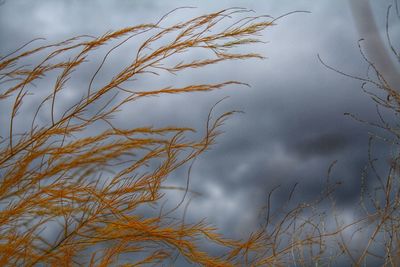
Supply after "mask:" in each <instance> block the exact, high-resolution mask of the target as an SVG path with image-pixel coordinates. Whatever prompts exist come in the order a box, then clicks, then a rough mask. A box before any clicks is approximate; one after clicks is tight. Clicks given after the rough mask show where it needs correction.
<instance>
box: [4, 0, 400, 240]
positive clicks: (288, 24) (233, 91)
mask: <svg viewBox="0 0 400 267" xmlns="http://www.w3.org/2000/svg"><path fill="white" fill-rule="evenodd" d="M389 3H390V1H380V4H377V3H374V4H373V6H372V7H373V10H374V12H375V13H376V14H374V15H376V18H377V21H378V22H379V25H378V26H379V28H380V29H381V30H382V29H384V23H383V24H382V20H384V18H385V12H386V8H385V7H386V6H387V4H389ZM183 4H184V5H185V6H186V5H187V6H197V7H198V8H197V9H193V10H190V11H184V12H177V13H176V14H175V15H174V16H172V17H171V18H170V20H169V21H168V23H173V22H178V21H182V20H184V19H185V18H190V17H192V16H196V15H200V14H203V13H205V12H209V11H215V10H218V9H221V8H227V7H231V6H242V7H247V8H250V9H254V10H255V11H256V12H257V14H263V13H266V14H270V15H272V16H275V17H276V16H279V15H281V14H284V13H286V12H289V11H294V10H307V11H311V13H310V14H306V13H298V14H293V15H290V16H288V17H285V18H283V19H281V20H279V21H278V23H277V24H278V25H277V26H274V27H272V28H270V29H267V30H266V32H265V35H264V36H263V37H262V39H263V40H265V41H268V43H267V44H263V45H257V46H255V47H253V48H251V49H252V50H254V51H257V52H260V53H262V54H264V55H265V56H266V57H267V59H266V60H264V61H247V62H231V63H228V64H222V65H220V66H212V67H210V68H207V69H205V70H194V71H189V72H187V73H185V74H184V75H182V76H178V77H174V76H169V75H164V74H163V75H161V76H160V77H158V78H154V79H153V78H146V77H143V80H138V81H136V82H135V83H133V86H136V87H139V88H146V87H147V88H149V87H150V88H155V87H157V86H160V85H163V86H165V85H176V84H188V83H191V82H193V81H195V82H216V81H224V80H232V79H238V80H240V81H243V82H246V83H249V84H251V86H252V87H251V88H241V87H237V86H232V87H230V88H227V89H224V90H222V91H216V92H211V93H207V94H200V93H196V94H192V95H180V96H162V97H159V98H149V99H146V100H144V101H141V102H138V103H135V104H134V105H132V106H127V107H126V108H125V109H124V110H123V111H122V112H121V113H120V116H118V117H117V118H116V120H117V122H118V124H120V125H124V126H126V127H134V126H136V125H139V126H142V125H154V126H160V127H162V126H166V125H173V124H178V125H180V126H191V127H195V128H199V129H200V130H204V125H205V123H206V118H207V114H208V111H209V110H210V108H211V106H212V105H213V104H214V103H215V102H217V101H218V100H219V99H221V98H223V97H225V96H227V95H228V96H230V98H229V99H227V100H225V101H224V102H222V103H221V104H220V105H218V106H217V108H216V109H215V115H214V117H215V116H217V114H221V113H222V112H224V111H228V110H238V109H239V110H242V111H244V113H243V114H237V115H235V116H234V117H232V118H231V119H229V120H228V121H227V122H226V123H225V125H224V126H223V128H222V129H223V130H224V131H225V133H224V134H223V135H221V136H220V137H219V138H218V140H217V143H216V144H215V145H214V146H213V147H212V149H211V150H210V151H208V152H206V153H205V154H204V155H202V156H201V157H200V158H199V159H198V160H197V161H196V164H195V166H194V169H193V172H192V176H191V189H192V190H193V191H196V192H199V193H201V194H202V196H198V197H194V198H193V200H192V201H191V203H190V207H191V208H190V209H189V210H188V213H187V217H188V220H193V221H194V220H196V219H198V218H204V217H207V218H208V219H209V221H211V222H213V223H214V224H215V225H217V226H219V227H220V228H221V229H222V232H224V233H227V234H229V235H233V236H242V235H243V234H244V233H248V232H249V231H250V230H249V229H251V227H254V226H256V225H257V224H258V222H259V218H258V215H259V211H260V208H261V207H262V206H263V205H265V204H266V203H265V201H266V200H265V199H266V196H267V194H268V192H269V191H270V190H272V188H274V187H275V186H277V185H282V190H280V191H278V192H277V193H276V195H275V196H276V197H275V198H274V201H277V202H278V203H279V202H284V201H286V199H287V194H288V192H289V190H290V189H291V188H292V186H293V185H294V184H295V183H297V182H298V183H299V187H298V188H297V190H296V200H297V201H304V200H308V199H313V198H315V197H317V196H318V194H319V192H320V191H321V189H322V188H323V187H324V185H325V183H326V177H327V171H328V167H329V166H330V164H331V163H332V162H333V161H335V160H338V163H337V165H336V166H335V168H334V170H333V172H332V175H333V179H336V180H340V181H342V182H343V185H342V186H341V187H340V188H339V189H338V190H337V192H336V197H337V199H338V204H339V205H341V207H343V209H344V210H345V211H349V210H350V211H351V210H352V209H353V207H354V206H355V205H356V203H357V201H358V199H359V191H360V176H361V173H362V170H363V169H364V167H365V165H366V164H367V160H368V158H367V142H368V134H367V132H368V131H372V128H370V127H368V126H367V125H363V124H360V123H358V122H356V121H355V120H353V119H351V118H350V117H348V116H344V115H343V114H344V113H345V112H351V113H354V114H357V115H360V117H363V118H367V119H371V120H375V119H376V112H375V110H374V104H373V103H372V102H371V100H370V98H369V97H368V96H366V95H365V94H364V93H363V92H362V90H361V89H360V82H359V81H356V80H353V79H350V78H348V77H344V76H341V75H339V74H337V73H335V72H333V71H332V70H329V69H327V68H326V67H324V66H323V65H322V64H321V63H320V62H319V61H318V58H317V55H318V54H319V55H320V56H321V58H322V59H323V60H324V61H325V62H326V63H327V64H329V65H332V66H334V67H336V68H338V69H341V70H343V71H346V72H349V73H351V74H354V75H364V74H365V72H366V70H367V66H366V64H365V62H364V61H363V59H362V57H361V56H360V52H359V49H358V46H357V41H358V39H359V36H358V35H357V31H356V29H355V27H354V25H353V21H352V15H351V11H350V9H349V6H348V3H347V1H345V0H340V1H305V0H303V1H277V0H270V1H252V2H249V1H218V2H217V3H216V2H215V1H213V2H211V1H202V2H198V1H185V3H182V2H179V1H94V0H92V1H85V2H78V1H50V0H45V1H23V0H19V1H6V3H5V4H4V5H3V6H1V7H0V48H1V51H0V53H1V54H4V53H6V52H7V51H10V50H13V49H14V48H15V47H17V46H18V45H20V44H21V43H24V42H26V41H28V40H30V39H32V38H35V37H42V36H44V37H46V38H48V39H49V40H60V39H64V38H67V37H70V36H73V35H76V34H95V35H99V34H102V33H104V32H105V31H107V30H110V29H118V28H120V27H124V26H128V25H132V24H138V23H143V22H151V21H155V20H157V19H158V18H160V17H161V16H162V15H163V14H165V13H166V12H168V11H170V10H172V9H173V8H176V7H179V6H182V5H183ZM16 14H18V16H17V15H16ZM393 27H397V26H393ZM399 32H400V31H399ZM396 38H398V37H396ZM122 49H123V53H119V54H118V53H116V55H115V56H114V57H113V59H112V60H111V62H113V63H112V64H111V63H110V64H109V66H108V67H106V68H105V70H104V76H102V77H100V78H99V79H98V80H97V81H98V82H99V83H101V82H102V81H103V80H105V79H106V78H105V77H106V76H107V75H111V74H112V72H113V71H115V69H114V67H115V65H114V64H116V65H117V64H119V63H121V62H122V63H127V60H129V57H127V56H126V55H129V47H125V48H122ZM189 56H193V57H194V56H198V55H195V54H191V55H189ZM88 69H89V68H88ZM87 73H88V75H90V73H91V71H90V70H87ZM85 75H86V74H85ZM85 75H83V76H82V77H81V78H79V79H77V80H75V81H73V83H72V84H73V86H74V87H77V88H79V87H80V86H81V85H83V84H87V79H85ZM1 109H2V110H1V113H2V114H7V113H4V108H1ZM1 120H2V123H4V121H6V120H4V118H2V119H1ZM43 120H44V121H45V120H46V118H45V117H44V118H43ZM198 134H201V132H199V133H198ZM377 151H378V153H381V152H382V151H384V147H382V148H377ZM382 153H383V152H382ZM185 179H186V172H185V170H179V171H177V172H176V173H175V174H174V175H173V176H171V177H170V180H169V182H168V183H170V184H176V185H180V186H182V185H184V184H185ZM370 181H371V182H370V183H371V184H374V183H375V181H376V180H374V179H373V178H372V177H371V179H370ZM166 193H167V196H168V197H169V198H170V200H171V201H170V202H169V203H170V205H171V206H173V205H174V203H175V204H176V203H178V202H179V200H180V198H181V197H182V194H180V193H178V192H166ZM174 201H175V202H174ZM238 213H240V216H238Z"/></svg>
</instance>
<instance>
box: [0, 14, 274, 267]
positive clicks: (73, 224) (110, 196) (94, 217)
mask: <svg viewBox="0 0 400 267" xmlns="http://www.w3.org/2000/svg"><path fill="white" fill-rule="evenodd" d="M172 12H178V10H174V11H172ZM249 15H250V13H249V11H247V10H245V9H240V8H232V9H226V10H222V11H219V12H215V13H210V14H206V15H202V16H199V17H196V18H193V19H190V20H188V21H185V22H181V23H177V24H175V25H172V26H168V25H167V23H166V22H165V21H166V19H167V18H168V17H169V16H170V13H169V14H167V15H165V16H164V17H162V18H161V19H160V20H159V21H158V22H156V23H152V24H141V25H136V26H133V27H127V28H123V29H120V30H117V31H113V32H108V33H106V34H104V35H102V36H99V37H90V36H77V37H73V38H70V39H67V40H65V41H62V42H58V43H53V44H48V45H41V46H39V47H34V48H31V47H32V46H33V45H34V43H35V42H37V40H34V41H32V42H29V43H26V44H25V45H23V46H21V47H20V48H18V49H17V50H16V51H14V52H12V53H10V54H8V55H5V56H2V57H1V60H0V71H1V72H0V82H1V92H0V100H1V101H2V103H4V106H9V107H10V116H9V118H8V120H7V121H8V125H2V127H4V128H3V129H7V131H4V132H8V134H7V135H6V136H2V137H1V140H0V144H1V147H0V174H1V178H0V182H1V186H0V201H1V206H0V266H43V265H46V266H47V265H48V266H74V265H85V266H108V265H113V264H117V263H118V264H121V263H124V266H142V265H147V264H149V265H150V264H155V265H159V264H161V263H165V262H168V261H172V262H173V260H174V258H175V257H176V255H177V254H178V255H179V256H180V257H184V258H185V259H186V260H187V261H188V262H190V263H197V264H201V265H204V266H232V265H237V264H250V263H249V261H250V256H249V254H250V253H251V251H254V250H256V249H258V248H259V247H260V246H261V243H260V238H259V236H257V235H254V236H251V237H250V238H249V239H248V240H246V241H236V240H230V239H227V238H224V237H222V236H220V235H219V234H218V233H217V229H214V228H213V227H210V226H209V225H208V224H206V223H205V222H203V221H200V222H198V223H196V224H187V223H185V222H184V220H182V219H181V218H174V217H173V215H174V210H169V211H165V210H163V209H160V210H159V212H158V213H157V214H155V215H149V214H146V213H143V212H140V210H141V208H142V207H147V206H157V205H159V204H160V203H161V200H163V197H164V195H163V193H162V189H163V188H164V187H163V185H164V181H165V180H166V179H167V178H168V175H169V174H171V173H172V172H173V171H175V170H176V169H178V168H180V167H182V166H183V165H185V164H190V163H191V162H192V161H193V160H194V159H195V158H196V157H198V156H199V155H200V154H201V153H203V152H204V151H205V150H207V149H208V148H209V147H210V146H211V145H212V144H213V142H214V140H215V138H216V137H217V136H218V134H219V128H220V126H221V125H222V124H223V122H224V120H225V119H226V118H227V117H229V116H230V115H232V114H233V112H227V113H225V114H222V115H221V116H219V117H218V118H216V119H214V120H212V119H211V115H210V116H209V119H208V121H207V123H206V127H205V133H204V136H203V137H202V138H200V139H197V140H191V139H189V138H188V136H187V133H188V132H190V131H194V130H195V129H190V128H185V127H167V128H153V127H141V128H128V129H125V128H121V127H117V126H115V124H114V117H113V116H114V115H115V114H116V113H117V112H118V111H120V110H121V109H122V108H124V107H125V106H127V105H131V104H134V103H135V102H136V101H138V100H140V99H142V98H145V97H152V96H162V95H165V94H180V93H192V92H208V91H212V90H218V89H221V88H224V87H226V86H228V85H229V86H240V85H243V84H242V83H240V82H238V81H222V82H220V83H214V84H189V85H186V86H183V87H165V88H158V89H155V90H147V91H146V90H139V89H138V88H135V87H132V83H131V82H132V81H133V80H135V79H143V78H142V77H143V75H145V74H147V75H157V73H158V72H169V73H172V74H177V75H179V73H180V72H182V71H184V70H186V69H193V68H203V67H206V66H208V65H212V64H216V63H219V62H223V61H228V60H245V59H254V58H262V56H261V55H259V54H255V53H238V52H234V50H233V49H236V47H242V46H247V45H249V44H252V43H258V42H260V40H259V39H257V36H258V35H259V34H260V33H261V32H262V31H263V30H264V29H266V28H268V27H270V26H272V25H273V21H272V20H271V19H270V18H268V17H263V16H260V17H253V16H252V17H250V16H249ZM235 18H236V19H235ZM227 25H228V26H227ZM140 38H144V39H143V40H144V41H143V42H142V43H141V44H139V45H138V46H137V49H136V51H131V54H129V57H131V58H133V60H132V61H131V62H130V64H128V65H127V66H115V68H114V74H113V77H112V78H110V79H109V80H108V81H106V82H104V83H103V84H100V83H99V82H96V81H98V78H99V77H98V75H99V73H101V70H102V68H103V67H104V66H105V64H106V63H107V61H108V59H109V56H110V55H111V53H112V52H113V51H114V50H116V49H118V48H119V47H120V46H121V45H127V44H128V43H129V42H135V40H140ZM100 48H103V49H107V52H106V54H105V55H104V57H103V58H102V60H101V61H100V62H99V64H98V66H97V67H95V68H94V69H93V71H92V73H93V74H92V75H91V76H90V77H89V79H88V80H87V81H88V82H87V87H86V88H75V89H73V90H79V92H78V95H81V96H82V97H81V98H80V99H78V100H77V101H75V102H74V103H72V104H71V105H70V106H69V107H65V104H66V103H65V101H63V97H64V96H63V93H64V92H65V91H67V90H71V88H70V87H69V79H70V78H73V77H74V75H75V74H76V73H79V71H81V70H82V69H81V68H82V66H85V64H86V65H87V64H89V62H88V61H89V58H90V56H92V55H93V54H94V55H96V54H95V53H96V50H97V49H100ZM194 49H202V50H205V51H208V52H209V53H208V54H209V55H210V57H209V58H203V59H199V60H192V61H184V60H183V61H181V59H179V57H180V55H182V54H184V53H185V52H187V51H188V50H189V51H190V50H194ZM32 62H34V63H32ZM54 76H55V79H52V78H51V77H54ZM41 80H48V81H49V83H48V84H46V85H47V86H49V84H50V83H51V85H50V88H48V87H46V88H41V87H40V86H37V87H35V84H36V83H39V82H40V81H41ZM103 80H104V79H103ZM82 90H83V91H82ZM46 91H47V92H48V93H47V94H45V93H46ZM35 96H36V98H37V97H39V98H40V101H37V99H36V98H35V99H36V100H35V101H33V100H32V97H35ZM26 106H28V107H29V108H28V109H26V108H25V107H26ZM24 108H25V109H24ZM19 111H21V112H22V113H21V114H20V113H19ZM26 112H27V113H28V114H26V115H25V114H24V113H26ZM30 114H33V116H32V119H31V121H27V120H28V119H29V115H30ZM40 114H42V118H43V114H45V115H46V116H47V117H48V120H47V121H44V122H43V120H42V121H39V120H38V117H39V116H40ZM2 116H4V114H3V115H2ZM21 124H22V126H21ZM98 125H101V127H98ZM99 129H100V130H99ZM178 189H179V188H177V189H176V190H178ZM184 190H188V188H184ZM176 208H178V207H176ZM50 230H51V233H49V231H50ZM204 240H206V241H207V242H208V243H210V244H211V243H212V244H217V245H220V246H222V247H225V248H226V249H227V253H226V254H224V255H212V253H211V252H207V251H204V250H203V249H201V248H200V244H203V243H204Z"/></svg>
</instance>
